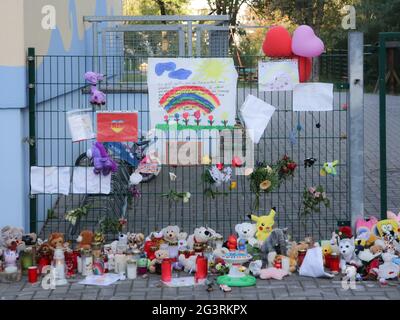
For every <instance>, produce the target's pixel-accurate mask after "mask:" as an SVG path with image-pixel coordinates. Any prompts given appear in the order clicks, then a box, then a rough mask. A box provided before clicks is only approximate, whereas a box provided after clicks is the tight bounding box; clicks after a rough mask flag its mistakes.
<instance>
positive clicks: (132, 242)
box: [127, 232, 144, 250]
mask: <svg viewBox="0 0 400 320" xmlns="http://www.w3.org/2000/svg"><path fill="white" fill-rule="evenodd" d="M127 240H128V247H129V249H130V250H141V249H142V247H143V243H144V234H143V233H131V232H128V233H127Z"/></svg>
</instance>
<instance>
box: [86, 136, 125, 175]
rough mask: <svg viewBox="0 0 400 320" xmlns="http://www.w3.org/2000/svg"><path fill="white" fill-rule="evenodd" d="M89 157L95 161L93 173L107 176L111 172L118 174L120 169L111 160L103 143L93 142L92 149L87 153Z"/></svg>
mask: <svg viewBox="0 0 400 320" xmlns="http://www.w3.org/2000/svg"><path fill="white" fill-rule="evenodd" d="M87 155H88V157H89V158H90V159H92V161H93V166H94V169H93V172H94V173H95V174H100V173H102V174H103V175H104V176H107V175H108V174H110V172H116V171H117V169H118V165H117V163H116V162H115V161H114V160H113V159H111V157H110V156H109V154H108V153H107V150H106V148H105V147H104V145H103V144H102V143H101V142H93V144H92V148H91V149H90V150H88V151H87Z"/></svg>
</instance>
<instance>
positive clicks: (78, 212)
mask: <svg viewBox="0 0 400 320" xmlns="http://www.w3.org/2000/svg"><path fill="white" fill-rule="evenodd" d="M89 208H90V205H88V204H86V205H84V206H82V207H78V208H76V209H72V210H69V211H68V212H67V214H66V216H65V220H67V221H69V222H70V223H71V224H72V225H73V226H74V225H75V224H76V223H77V222H79V221H80V219H81V218H82V217H85V216H87V214H88V210H89Z"/></svg>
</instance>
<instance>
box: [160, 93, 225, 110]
mask: <svg viewBox="0 0 400 320" xmlns="http://www.w3.org/2000/svg"><path fill="white" fill-rule="evenodd" d="M160 105H161V106H162V107H163V108H164V110H165V111H166V112H167V113H168V114H172V113H174V112H176V111H177V110H180V109H184V108H188V107H189V108H195V109H198V110H200V111H202V112H203V113H205V114H209V113H211V112H213V111H214V109H215V108H216V107H218V106H220V105H221V103H220V101H219V99H218V98H217V96H216V95H215V94H214V93H212V92H211V91H210V90H208V89H207V88H204V87H201V86H180V87H175V88H173V89H171V90H169V91H168V92H167V93H165V94H164V95H163V97H162V98H161V99H160Z"/></svg>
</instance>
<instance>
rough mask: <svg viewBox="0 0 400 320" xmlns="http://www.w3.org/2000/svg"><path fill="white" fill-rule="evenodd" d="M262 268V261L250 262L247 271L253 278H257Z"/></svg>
mask: <svg viewBox="0 0 400 320" xmlns="http://www.w3.org/2000/svg"><path fill="white" fill-rule="evenodd" d="M261 268H262V260H255V261H252V262H250V264H249V271H250V272H251V274H252V275H253V276H255V277H258V276H259V275H260V273H261Z"/></svg>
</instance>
